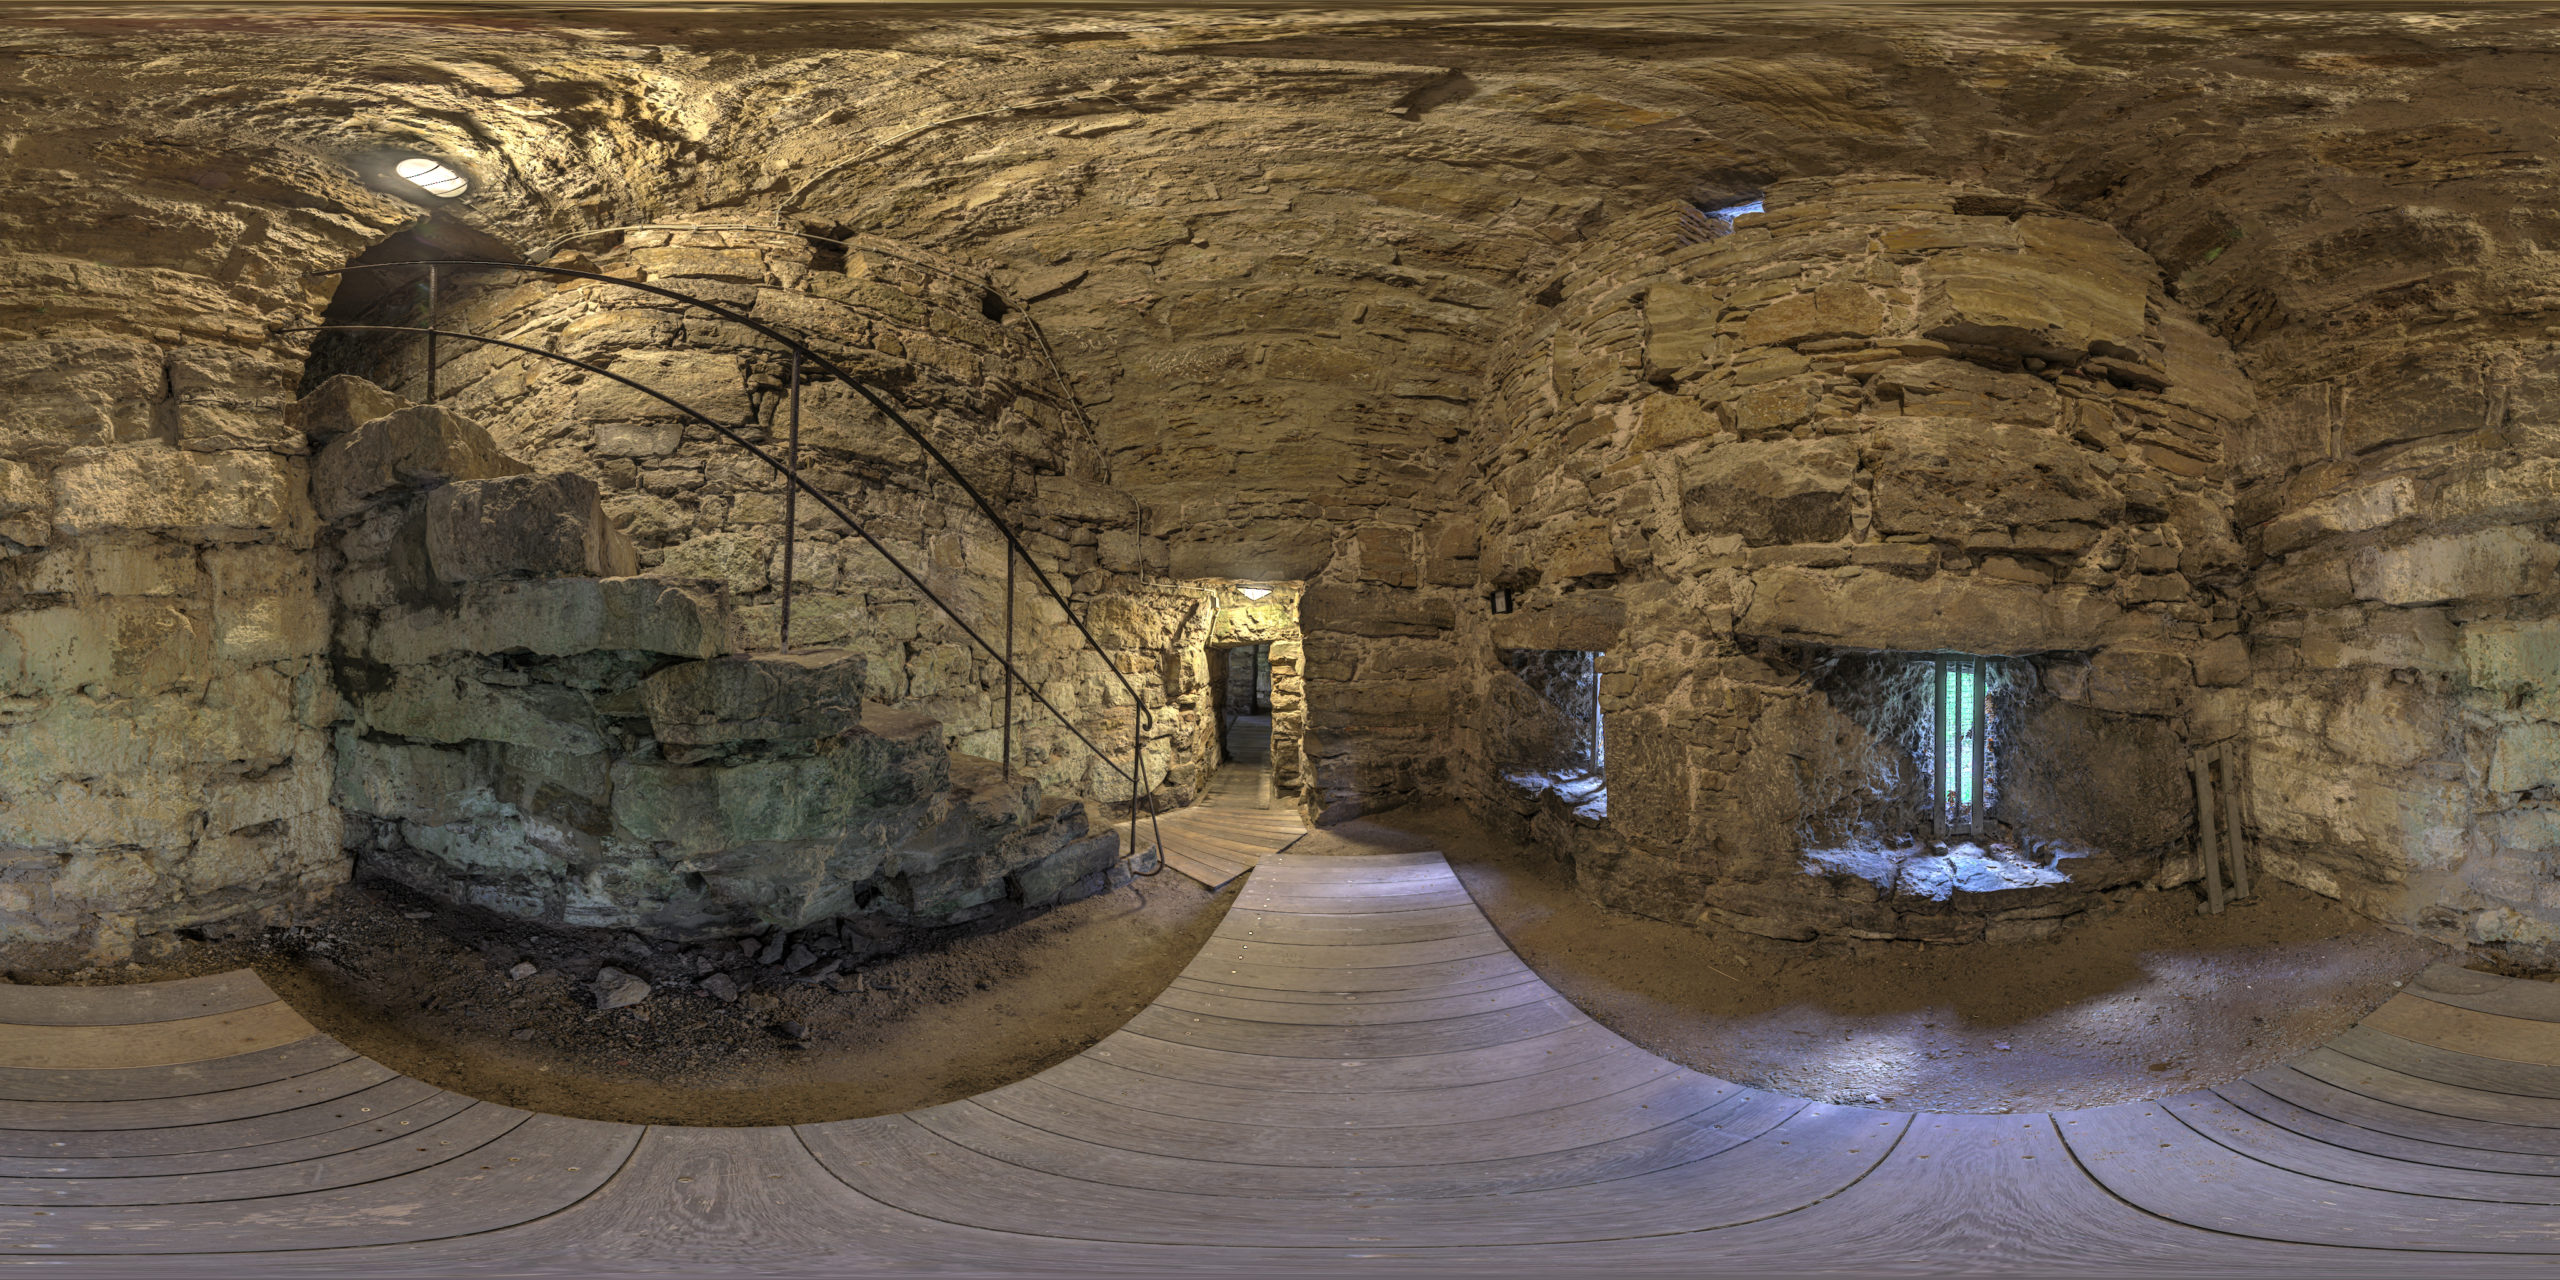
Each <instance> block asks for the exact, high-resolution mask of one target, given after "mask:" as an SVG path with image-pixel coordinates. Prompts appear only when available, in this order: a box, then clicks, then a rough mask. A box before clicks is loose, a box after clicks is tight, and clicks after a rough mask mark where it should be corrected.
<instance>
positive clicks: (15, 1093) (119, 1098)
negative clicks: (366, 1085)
mask: <svg viewBox="0 0 2560 1280" xmlns="http://www.w3.org/2000/svg"><path fill="white" fill-rule="evenodd" d="M355 1056H356V1054H355V1050H353V1049H350V1048H348V1047H346V1046H345V1045H342V1044H340V1043H338V1042H337V1041H335V1040H332V1039H330V1038H329V1037H327V1036H312V1037H309V1038H308V1039H303V1040H296V1041H294V1042H292V1043H291V1044H284V1045H278V1046H276V1047H275V1048H272V1049H260V1050H258V1051H257V1052H255V1053H240V1054H233V1055H232V1056H230V1057H227V1058H208V1059H206V1060H204V1061H202V1062H181V1063H178V1064H176V1065H174V1066H166V1067H107V1068H92V1069H88V1070H43V1069H37V1068H32V1067H0V1098H5V1099H8V1100H10V1101H14V1102H123V1101H128V1100H131V1099H137V1098H180V1097H185V1096H187V1095H189V1094H197V1093H220V1092H222V1091H223V1090H226V1089H240V1088H245V1087H247V1086H249V1085H253V1084H263V1083H266V1082H267V1081H270V1080H284V1079H289V1078H291V1077H294V1076H298V1075H307V1074H309V1073H311V1072H314V1071H318V1070H320V1069H321V1068H323V1067H328V1066H334V1065H336V1064H338V1063H341V1062H345V1061H347V1060H348V1059H350V1058H353V1057H355Z"/></svg>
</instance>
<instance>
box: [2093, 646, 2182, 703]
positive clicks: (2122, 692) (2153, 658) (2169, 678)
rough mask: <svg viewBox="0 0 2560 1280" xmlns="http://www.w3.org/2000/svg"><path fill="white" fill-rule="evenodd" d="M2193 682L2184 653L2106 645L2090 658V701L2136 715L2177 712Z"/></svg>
mask: <svg viewBox="0 0 2560 1280" xmlns="http://www.w3.org/2000/svg"><path fill="white" fill-rule="evenodd" d="M2194 684H2195V679H2194V675H2193V672H2192V669H2191V668H2190V667H2189V665H2188V663H2187V659H2186V655H2184V654H2177V653H2164V652H2160V651H2158V650H2152V649H2130V648H2117V649H2108V650H2106V651H2104V652H2102V653H2100V654H2098V655H2097V656H2096V657H2094V658H2091V659H2090V660H2089V689H2088V693H2087V695H2086V697H2087V699H2088V702H2089V705H2091V706H2093V707H2096V708H2098V709H2099V710H2102V711H2130V712H2134V713H2136V714H2139V715H2152V716H2166V715H2175V714H2177V711H2178V707H2179V704H2181V703H2182V702H2184V701H2185V700H2186V696H2187V692H2188V690H2189V689H2190V688H2192V687H2193V686H2194Z"/></svg>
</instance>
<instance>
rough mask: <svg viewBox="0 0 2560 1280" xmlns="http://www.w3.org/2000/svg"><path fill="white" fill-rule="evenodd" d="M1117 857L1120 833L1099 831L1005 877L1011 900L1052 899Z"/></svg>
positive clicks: (1029, 902)
mask: <svg viewBox="0 0 2560 1280" xmlns="http://www.w3.org/2000/svg"><path fill="white" fill-rule="evenodd" d="M1119 859H1120V833H1119V832H1118V831H1116V830H1113V831H1102V832H1099V833H1097V834H1095V835H1093V836H1091V837H1088V838H1086V839H1083V840H1078V841H1076V842H1075V843H1073V844H1070V845H1068V846H1067V847H1065V848H1063V849H1060V850H1058V851H1057V852H1056V853H1053V854H1050V855H1049V856H1048V857H1045V858H1042V859H1041V860H1039V861H1038V862H1035V863H1032V864H1031V865H1030V866H1027V867H1023V868H1021V869H1019V870H1017V871H1015V872H1013V873H1012V874H1011V875H1010V876H1008V877H1006V888H1007V890H1008V891H1009V892H1010V893H1011V894H1012V896H1013V899H1014V901H1016V902H1020V903H1024V904H1026V905H1029V906H1040V905H1043V904H1046V903H1051V902H1055V901H1057V900H1059V899H1060V898H1061V897H1063V896H1065V894H1066V893H1067V891H1068V890H1070V889H1072V888H1074V887H1075V886H1077V885H1078V884H1080V883H1082V882H1084V881H1085V880H1087V879H1090V878H1091V877H1092V876H1093V875H1094V874H1095V873H1097V872H1102V871H1108V870H1110V869H1111V866H1112V864H1113V863H1115V862H1117V861H1119Z"/></svg>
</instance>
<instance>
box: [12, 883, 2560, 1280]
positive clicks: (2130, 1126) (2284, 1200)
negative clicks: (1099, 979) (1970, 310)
mask: <svg viewBox="0 0 2560 1280" xmlns="http://www.w3.org/2000/svg"><path fill="white" fill-rule="evenodd" d="M2555 1206H2560V988H2555V987H2552V986H2549V985H2546V984H2542V983H2535V982H2524V981H2516V980H2510V979H2502V978H2495V977H2490V976H2486V975H2482V974H2475V973H2469V972H2465V971H2461V970H2456V969H2449V968H2446V969H2437V970H2434V971H2431V972H2430V973H2429V974H2428V975H2426V977H2425V978H2424V979H2422V980H2421V981H2420V982H2418V983H2416V984H2414V985H2413V987H2412V989H2411V990H2410V991H2409V992H2408V993H2406V994H2403V995H2400V996H2398V997H2395V998H2394V999H2393V1000H2392V1001H2391V1002H2390V1003H2389V1004H2387V1005H2385V1006H2384V1007H2383V1008H2382V1009H2380V1010H2379V1011H2377V1012H2376V1013H2375V1014H2374V1015H2373V1016H2372V1017H2370V1018H2368V1019H2366V1020H2365V1022H2364V1023H2363V1024H2362V1025H2360V1026H2358V1027H2356V1028H2355V1029H2353V1030H2351V1031H2349V1032H2348V1033H2346V1034H2345V1035H2342V1036H2340V1037H2339V1038H2338V1039H2337V1040H2336V1041H2334V1042H2332V1043H2331V1044H2329V1045H2328V1046H2326V1047H2324V1048H2322V1049H2319V1050H2316V1051H2314V1052H2312V1053H2311V1054H2309V1055H2308V1056H2306V1057H2304V1058H2303V1059H2301V1060H2299V1061H2297V1062H2295V1063H2293V1064H2292V1065H2290V1066H2288V1067H2284V1068H2281V1069H2278V1070H2274V1071H2269V1072H2265V1073H2262V1074H2260V1075H2257V1076H2253V1077H2251V1078H2250V1079H2248V1080H2246V1081H2244V1082H2239V1083H2235V1084H2232V1085H2229V1086H2225V1087H2221V1088H2216V1089H2212V1090H2207V1091H2201V1092H2196V1093H2190V1094H2185V1095H2181V1096H2179V1097H2174V1098H2169V1099H2164V1100H2162V1101H2159V1102H2154V1103H2140V1104H2132V1105H2126V1106H2117V1107H2103V1108H2097V1109H2094V1110H2086V1111H2074V1112H2065V1113H2058V1114H2049V1115H2048V1114H2027V1115H1928V1114H1922V1115H1912V1114H1907V1113H1902V1112H1894V1111H1883V1110H1873V1109H1867V1108H1859V1107H1843V1106H1833V1105H1828V1104H1824V1103H1818V1102H1808V1101H1805V1100H1804V1099H1801V1098H1793V1097H1788V1096H1785V1095H1782V1094H1777V1093H1771V1092H1768V1091H1766V1090H1761V1089H1754V1088H1748V1087H1744V1086H1741V1085H1737V1084H1734V1083H1731V1082H1728V1081H1724V1080H1719V1079H1716V1078H1714V1077H1712V1076H1707V1075H1702V1074H1700V1073H1698V1072H1694V1071H1690V1070H1687V1069H1685V1068H1682V1067H1679V1066H1676V1065H1673V1064H1671V1063H1669V1062H1665V1061H1663V1060H1661V1059H1659V1058H1656V1057H1654V1056H1653V1055H1651V1054H1649V1053H1646V1052H1644V1051H1643V1050H1641V1049H1639V1048H1637V1047H1636V1046H1634V1045H1632V1044H1630V1043H1628V1042H1627V1041H1625V1040H1622V1039H1620V1038H1619V1037H1617V1036H1615V1035H1613V1034H1611V1033H1610V1032H1608V1031H1607V1030H1606V1029H1604V1028H1602V1027H1600V1026H1599V1025H1598V1024H1596V1023H1594V1022H1593V1021H1592V1020H1591V1019H1589V1018H1587V1017H1585V1016H1583V1015H1582V1014H1581V1013H1580V1012H1579V1011H1577V1010H1576V1009H1575V1008H1574V1007H1573V1006H1572V1005H1570V1004H1568V1003H1567V1002H1565V1001H1564V1000H1563V999H1561V998H1560V997H1558V996H1557V995H1556V993H1555V992H1554V991H1553V990H1552V989H1550V988H1549V987H1548V986H1547V985H1546V984H1545V983H1544V982H1542V981H1540V980H1539V979H1538V977H1537V976H1536V975H1535V974H1534V973H1532V972H1530V971H1529V969H1528V968H1526V967H1525V966H1524V965H1523V964H1522V963H1521V962H1520V960H1519V959H1518V958H1517V957H1516V956H1514V955H1513V954H1512V952H1511V951H1510V949H1509V948H1508V947H1506V946H1505V945H1504V944H1503V941H1502V939H1501V938H1500V937H1499V936H1498V935H1497V934H1496V933H1495V932H1494V930H1493V929H1492V928H1491V926H1490V925H1489V924H1488V923H1487V921H1486V920H1485V918H1484V916H1483V915H1482V914H1481V913H1480V912H1478V911H1477V909H1476V907H1475V905H1474V903H1473V902H1472V901H1471V900H1470V899H1469V898H1468V896H1467V893H1466V891H1465V890H1464V889H1463V888H1462V887H1461V886H1460V885H1459V883H1458V881H1457V879H1456V878H1455V877H1454V876H1452V875H1451V874H1450V872H1449V869H1448V867H1447V865H1446V864H1445V863H1444V862H1443V861H1442V860H1441V858H1440V857H1439V855H1437V854H1428V853H1425V854H1402V855H1382V856H1370V857H1341V858H1327V857H1316V856H1310V855H1303V854H1298V855H1293V854H1280V855H1277V856H1274V857H1271V858H1268V859H1266V860H1264V862H1263V864H1262V865H1261V866H1260V867H1259V868H1258V869H1257V870H1255V871H1254V872H1253V873H1252V878H1251V879H1250V880H1249V881H1247V883H1246V885H1245V888H1244V891H1243V893H1242V895H1241V897H1240V899H1239V901H1238V902H1237V904H1236V906H1235V907H1234V908H1233V910H1232V911H1231V913H1230V914H1229V916H1228V917H1227V919H1226V920H1225V921H1224V922H1223V923H1222V924H1221V926H1220V928H1219V929H1218V931H1217V933H1216V934H1215V935H1214V936H1213V938H1212V940H1211V942H1210V944H1209V945H1208V946H1207V947H1206V948H1205V949H1204V950H1203V951H1202V952H1201V953H1200V955H1199V956H1198V957H1197V958H1196V959H1195V960H1194V961H1193V962H1192V964H1191V965H1190V966H1189V967H1188V968H1187V969H1185V970H1184V971H1183V973H1182V974H1181V976H1179V977H1178V978H1176V979H1175V980H1174V982H1173V984H1172V986H1171V987H1170V988H1168V989H1167V990H1166V991H1165V992H1164V994H1163V995H1162V996H1161V997H1160V998H1159V999H1158V1000H1156V1001H1155V1003H1154V1004H1152V1005H1150V1006H1149V1007H1148V1008H1147V1009H1145V1010H1144V1011H1143V1012H1141V1013H1140V1014H1138V1015H1137V1016H1136V1017H1135V1018H1133V1019H1132V1020H1131V1021H1130V1022H1129V1024H1128V1025H1127V1026H1126V1027H1124V1028H1123V1029H1121V1030H1119V1031H1117V1032H1114V1033H1113V1034H1112V1035H1110V1036H1109V1037H1107V1038H1105V1039H1104V1040H1103V1041H1101V1042H1100V1043H1099V1044H1097V1045H1096V1046H1094V1047H1093V1048H1092V1049H1091V1050H1089V1051H1087V1052H1085V1053H1083V1054H1081V1055H1078V1056H1077V1057H1075V1058H1072V1059H1070V1060H1068V1061H1066V1062H1064V1063H1061V1064H1059V1065H1058V1066H1056V1067H1054V1068H1051V1069H1050V1070H1047V1071H1044V1072H1042V1073H1040V1074H1039V1075H1037V1076H1034V1077H1032V1078H1030V1079H1028V1080H1024V1081H1021V1082H1019V1083H1016V1084H1011V1085H1007V1086H1005V1087H1003V1088H999V1089H996V1090H993V1091H991V1092H988V1093H984V1094H980V1095H978V1096H976V1097H973V1098H970V1099H968V1100H965V1101H961V1102H954V1103H950V1104H947V1105H944V1106H938V1107H933V1108H929V1109H927V1110H923V1111H917V1112H912V1113H908V1114H904V1115H895V1116H885V1117H880V1118H876V1119H867V1120H851V1121H842V1122H837V1123H830V1124H811V1125H800V1126H795V1127H772V1128H755V1129H691V1128H658V1127H647V1128H644V1127H639V1126H632V1125H622V1124H607V1123H599V1122H594V1121H583V1120H570V1119H563V1118H560V1117H555V1116H543V1115H535V1114H529V1113H526V1112H523V1111H518V1110H514V1109H511V1108H507V1107H500V1106H494V1105H491V1104H488V1103H483V1102H475V1101H473V1100H471V1099H468V1098H463V1097H458V1096H456V1095H454V1094H452V1093H449V1092H446V1091H444V1090H440V1089H436V1088H434V1087H431V1086H428V1085H426V1084H423V1083H420V1082H418V1081H415V1080H411V1079H407V1078H404V1077H402V1076H400V1075H398V1074H397V1073H394V1072H391V1071H388V1070H386V1069H384V1068H382V1067H380V1066H378V1065H376V1064H374V1063H371V1062H368V1061H366V1060H365V1059H363V1058H360V1057H358V1056H356V1055H354V1054H352V1053H350V1052H348V1051H347V1050H346V1049H345V1048H343V1047H341V1046H339V1045H338V1044H336V1043H335V1042H334V1041H331V1040H330V1039H328V1038H327V1037H326V1036H322V1035H319V1034H317V1033H316V1032H314V1031H313V1030H312V1029H311V1028H310V1027H309V1026H308V1025H307V1024H305V1023H304V1022H303V1021H302V1020H301V1019H300V1018H299V1017H297V1016H296V1015H295V1014H294V1013H293V1012H292V1011H291V1010H290V1009H287V1008H285V1007H284V1006H283V1005H281V1004H280V1003H278V1002H277V1001H276V1000H275V999H274V997H273V995H272V993H271V992H269V991H268V990H267V989H266V987H265V986H264V985H263V984H261V983H260V982H259V981H258V980H257V979H256V978H255V977H253V976H251V975H249V974H246V973H232V974H224V975H221V976H217V977H211V978H199V979H190V980H187V981H183V982H170V983H160V984H153V985H144V986H127V987H84V988H37V987H9V986H0V1267H7V1266H15V1265H33V1266H40V1267H41V1268H42V1269H43V1273H45V1274H74V1275H80V1274H106V1273H115V1274H133V1273H135V1272H136V1271H137V1270H138V1269H139V1270H144V1271H146V1272H147V1274H151V1275H225V1276H235V1275H236V1276H268V1275H298V1274H331V1275H343V1274H362V1275H367V1276H390V1275H407V1274H437V1275H443V1274H456V1273H462V1272H469V1273H472V1274H503V1275H549V1274H562V1275H566V1274H630V1273H648V1272H660V1273H682V1274H717V1273H763V1274H773V1273H803V1274H838V1275H840V1274H846V1273H882V1272H891V1273H903V1272H918V1273H936V1274H952V1273H971V1272H1003V1273H1010V1274H1021V1273H1025V1272H1035V1273H1060V1272H1109V1273H1113V1274H1133V1273H1172V1272H1179V1273H1193V1274H1213V1273H1214V1274H1229V1273H1234V1274H1268V1273H1274V1272H1285V1273H1293V1274H1316V1273H1323V1274H1328V1275H1331V1274H1346V1273H1350V1274H1397V1273H1401V1274H1416V1273H1442V1272H1461V1273H1467V1274H1470V1275H1477V1276H1482V1275H1494V1274H1537V1275H1562V1274H1570V1273H1588V1272H1591V1271H1594V1270H1598V1269H1601V1268H1611V1269H1616V1270H1619V1271H1625V1272H1630V1273H1647V1272H1652V1273H1676V1274H1682V1275H1699V1274H1711V1273H1733V1274H1773V1273H1776V1274H1801V1273H1805V1272H1811V1271H1853V1272H1858V1273H1891V1272H1915V1271H1916V1272H1926V1271H1959V1270H1960V1271H1995V1272H1997V1271H2006V1272H2020V1273H2050V1272H2055V1271H2059V1270H2063V1269H2065V1268H2070V1269H2075V1270H2081V1271H2092V1270H2094V1271H2096V1272H2099V1273H2102V1274H2111V1275H2113V1274H2129V1273H2186V1272H2208V1273H2236V1272H2254V1273H2266V1272H2276V1273H2283V1274H2314V1273H2316V1274H2320V1275H2327V1276H2334V1275H2390V1276H2408V1275H2448V1276H2452V1275H2460V1276H2478V1275H2506V1274H2517V1275H2538V1276H2552V1275H2555V1274H2560V1207H2555ZM138 1255H147V1257H142V1256H138ZM137 1264H144V1265H142V1266H139V1267H138V1265H137Z"/></svg>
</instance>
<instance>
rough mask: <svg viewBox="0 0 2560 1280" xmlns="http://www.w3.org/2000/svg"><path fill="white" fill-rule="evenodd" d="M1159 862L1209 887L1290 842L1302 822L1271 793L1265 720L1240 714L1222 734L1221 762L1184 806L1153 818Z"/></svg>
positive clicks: (1301, 828) (1304, 829) (1300, 831)
mask: <svg viewBox="0 0 2560 1280" xmlns="http://www.w3.org/2000/svg"><path fill="white" fill-rule="evenodd" d="M1156 822H1157V829H1158V831H1159V832H1160V833H1161V835H1162V837H1163V844H1162V845H1161V846H1160V847H1161V848H1162V849H1163V850H1164V864H1165V865H1166V866H1168V867H1171V868H1173V869H1174V870H1176V871H1179V872H1181V873H1182V874H1184V875H1186V876H1189V877H1191V878H1192V879H1194V880H1197V881H1199V882H1200V883H1201V884H1203V885H1206V886H1207V887H1209V888H1211V889H1220V888H1224V887H1225V886H1226V884H1227V882H1229V881H1231V880H1233V879H1235V878H1236V877H1237V876H1240V875H1243V874H1244V873H1246V872H1248V871H1251V870H1253V868H1254V867H1255V865H1256V864H1258V863H1260V862H1261V861H1262V859H1263V858H1265V857H1267V856H1269V855H1271V854H1274V853H1278V852H1279V851H1281V850H1282V849H1286V848H1288V847H1289V846H1290V845H1291V844H1294V843H1296V841H1297V839H1298V837H1300V836H1303V835H1305V834H1306V833H1307V826H1306V824H1305V823H1303V822H1301V821H1299V820H1298V813H1297V810H1296V808H1295V807H1293V806H1292V805H1291V804H1290V803H1289V801H1288V800H1287V798H1286V797H1278V796H1274V795H1273V794H1272V789H1271V718H1270V717H1269V716H1240V717H1238V718H1237V719H1236V721H1235V723H1234V724H1233V725H1231V726H1230V727H1229V728H1228V730H1227V763H1225V764H1222V765H1219V766H1218V768H1217V771H1216V772H1215V773H1212V774H1211V775H1209V785H1208V786H1207V787H1206V788H1205V789H1203V790H1202V792H1201V794H1200V798H1199V799H1198V800H1197V801H1195V802H1193V803H1192V804H1191V805H1190V806H1189V807H1187V808H1182V809H1177V810H1175V811H1174V812H1172V813H1169V814H1166V815H1165V816H1163V817H1162V818H1159V819H1157V820H1156Z"/></svg>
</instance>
